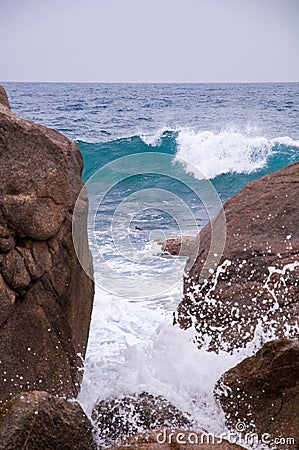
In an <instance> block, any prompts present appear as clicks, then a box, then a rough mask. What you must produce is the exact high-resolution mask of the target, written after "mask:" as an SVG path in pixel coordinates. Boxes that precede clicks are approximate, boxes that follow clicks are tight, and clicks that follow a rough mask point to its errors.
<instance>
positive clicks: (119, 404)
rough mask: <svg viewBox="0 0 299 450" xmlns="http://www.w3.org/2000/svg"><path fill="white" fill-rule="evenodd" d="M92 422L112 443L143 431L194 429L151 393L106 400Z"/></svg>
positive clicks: (101, 435) (171, 406)
mask: <svg viewBox="0 0 299 450" xmlns="http://www.w3.org/2000/svg"><path fill="white" fill-rule="evenodd" d="M92 419H93V421H94V423H95V425H96V426H97V428H98V431H99V436H100V439H101V440H103V441H104V442H106V443H107V442H108V443H109V442H112V441H114V440H116V439H120V438H124V437H128V436H132V435H133V434H135V433H137V432H140V431H143V430H154V429H156V428H160V427H180V428H183V427H190V426H191V421H190V419H188V417H187V416H185V415H184V414H183V413H182V412H181V411H180V410H179V409H177V408H176V407H175V406H173V405H172V404H171V403H169V402H168V401H167V400H165V399H164V398H163V397H160V396H158V397H154V396H153V395H151V394H148V393H147V392H142V393H141V394H135V395H132V396H126V397H119V398H114V399H110V400H109V399H108V400H102V401H100V402H98V403H97V404H96V406H95V407H94V410H93V412H92Z"/></svg>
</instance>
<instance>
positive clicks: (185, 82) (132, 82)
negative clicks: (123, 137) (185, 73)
mask: <svg viewBox="0 0 299 450" xmlns="http://www.w3.org/2000/svg"><path fill="white" fill-rule="evenodd" d="M0 83H53V84H55V83H56V84H59V83H67V84H78V83H80V84H267V83H280V84H282V83H299V80H298V81H295V80H288V81H285V80H284V81H281V80H269V81H69V80H67V81H56V80H1V81H0Z"/></svg>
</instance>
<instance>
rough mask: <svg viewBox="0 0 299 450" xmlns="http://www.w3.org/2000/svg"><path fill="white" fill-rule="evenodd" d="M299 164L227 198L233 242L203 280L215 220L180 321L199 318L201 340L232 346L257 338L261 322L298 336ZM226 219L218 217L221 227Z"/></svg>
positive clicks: (204, 237)
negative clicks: (207, 339) (206, 278)
mask: <svg viewBox="0 0 299 450" xmlns="http://www.w3.org/2000/svg"><path fill="white" fill-rule="evenodd" d="M298 197H299V163H295V164H292V165H290V166H288V167H286V168H285V169H283V170H281V171H279V172H276V173H273V174H271V175H267V176H265V177H263V178H261V179H260V180H257V181H255V182H252V183H250V184H249V185H248V186H246V187H245V188H244V189H243V190H242V191H241V192H240V193H239V194H238V195H236V196H235V197H233V198H232V199H230V200H229V201H227V202H226V204H225V206H224V212H225V217H226V227H227V228H226V243H225V248H224V252H223V255H222V257H221V260H220V263H219V265H218V266H217V267H213V266H212V267H210V271H211V272H214V273H213V275H211V276H210V278H209V279H208V281H204V280H202V279H201V271H202V268H203V265H204V263H205V261H206V259H207V255H208V252H209V249H210V242H211V224H209V225H208V226H206V227H205V228H204V229H203V230H202V232H201V233H200V244H199V251H198V255H197V258H196V261H195V263H194V264H193V266H192V268H191V270H190V272H189V274H188V276H187V277H186V278H185V285H184V298H183V301H182V302H181V304H180V305H179V308H178V317H177V320H178V322H179V324H180V325H181V326H182V327H183V328H187V327H189V326H191V325H192V324H194V325H195V327H196V330H197V332H198V343H199V345H201V344H202V343H203V340H204V336H205V335H206V336H208V338H209V339H210V349H211V350H216V351H217V350H219V349H220V348H223V349H225V350H231V349H232V348H234V347H241V346H244V345H245V344H246V343H247V342H248V341H250V340H251V339H252V338H253V336H254V332H255V329H256V326H257V325H258V324H259V326H260V328H262V329H263V330H265V331H267V330H269V329H270V328H271V329H272V330H273V332H274V333H276V335H277V336H284V335H285V332H286V330H288V332H289V336H298V324H297V318H298V314H299V284H298V279H299V227H298V223H299V208H298V200H297V199H298ZM220 222H221V217H220V216H218V217H216V219H215V220H214V221H213V222H212V230H217V227H219V226H222V225H221V224H220Z"/></svg>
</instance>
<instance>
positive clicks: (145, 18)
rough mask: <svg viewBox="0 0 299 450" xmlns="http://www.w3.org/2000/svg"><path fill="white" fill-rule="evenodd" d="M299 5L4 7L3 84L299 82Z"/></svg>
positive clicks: (119, 2) (203, 1) (206, 0)
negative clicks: (48, 82)
mask: <svg viewBox="0 0 299 450" xmlns="http://www.w3.org/2000/svg"><path fill="white" fill-rule="evenodd" d="M298 23H299V0H0V62H1V66H0V80H2V81H18V80H20V81H25V80H26V81H108V82H117V81H119V82H121V81H125V82H130V81H132V82H139V81H141V82H197V81H198V82H217V81H224V82H229V81H299V26H298Z"/></svg>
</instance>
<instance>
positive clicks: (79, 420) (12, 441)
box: [0, 391, 97, 450]
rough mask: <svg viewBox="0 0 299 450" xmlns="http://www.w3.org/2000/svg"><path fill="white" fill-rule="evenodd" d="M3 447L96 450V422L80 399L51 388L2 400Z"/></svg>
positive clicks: (0, 443) (9, 449) (0, 426)
mask: <svg viewBox="0 0 299 450" xmlns="http://www.w3.org/2000/svg"><path fill="white" fill-rule="evenodd" d="M0 447H1V450H12V449H26V450H42V449H55V450H95V449H96V448H97V447H96V445H95V443H94V440H93V434H92V425H91V423H90V421H89V420H88V418H87V417H86V415H85V414H84V412H83V410H82V408H81V406H80V405H79V403H77V402H68V401H67V400H66V399H64V398H58V397H54V396H52V395H50V394H48V393H47V392H41V391H34V392H22V393H20V394H17V395H14V396H13V397H10V398H9V399H6V400H2V401H0Z"/></svg>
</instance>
